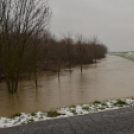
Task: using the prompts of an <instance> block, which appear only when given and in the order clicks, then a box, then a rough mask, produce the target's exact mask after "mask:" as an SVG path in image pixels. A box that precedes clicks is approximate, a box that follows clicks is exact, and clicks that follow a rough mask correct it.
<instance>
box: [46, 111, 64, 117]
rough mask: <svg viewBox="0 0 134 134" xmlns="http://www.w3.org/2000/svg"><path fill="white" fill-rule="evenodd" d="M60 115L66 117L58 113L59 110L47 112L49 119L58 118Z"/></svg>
mask: <svg viewBox="0 0 134 134" xmlns="http://www.w3.org/2000/svg"><path fill="white" fill-rule="evenodd" d="M60 115H64V114H61V113H59V112H57V110H51V111H48V112H47V116H48V117H56V116H60Z"/></svg>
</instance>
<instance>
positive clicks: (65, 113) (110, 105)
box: [0, 97, 134, 128]
mask: <svg viewBox="0 0 134 134" xmlns="http://www.w3.org/2000/svg"><path fill="white" fill-rule="evenodd" d="M133 106H134V97H130V98H121V99H113V100H106V101H94V102H92V103H87V104H81V105H80V104H79V105H72V106H69V107H65V108H58V109H53V110H50V111H45V112H43V111H37V112H33V113H31V114H26V113H16V114H14V115H13V116H12V117H9V118H8V117H1V118H0V128H6V127H13V126H19V125H24V124H27V123H31V122H36V121H44V120H51V119H57V118H65V117H71V116H76V115H85V114H91V113H98V112H104V111H109V110H113V109H119V108H127V107H133Z"/></svg>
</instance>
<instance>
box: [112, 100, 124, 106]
mask: <svg viewBox="0 0 134 134" xmlns="http://www.w3.org/2000/svg"><path fill="white" fill-rule="evenodd" d="M126 104H127V103H126V102H125V101H123V100H120V99H119V100H117V102H116V103H114V105H126Z"/></svg>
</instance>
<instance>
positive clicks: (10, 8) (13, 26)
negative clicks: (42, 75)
mask: <svg viewBox="0 0 134 134" xmlns="http://www.w3.org/2000/svg"><path fill="white" fill-rule="evenodd" d="M50 14H51V13H50V9H49V7H48V5H47V3H46V1H39V0H0V65H1V66H2V69H3V70H4V75H5V77H6V82H7V86H8V91H9V92H10V93H12V94H13V93H15V92H16V91H17V89H18V81H19V77H20V75H21V72H22V69H23V63H24V61H25V59H24V55H25V52H26V50H27V48H28V46H29V42H30V40H31V39H32V37H35V36H37V37H39V36H41V32H42V31H43V30H44V28H45V27H46V26H47V25H48V23H49V20H50Z"/></svg>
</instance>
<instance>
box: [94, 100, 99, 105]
mask: <svg viewBox="0 0 134 134" xmlns="http://www.w3.org/2000/svg"><path fill="white" fill-rule="evenodd" d="M93 104H101V102H100V101H98V100H96V101H94V102H93Z"/></svg>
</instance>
